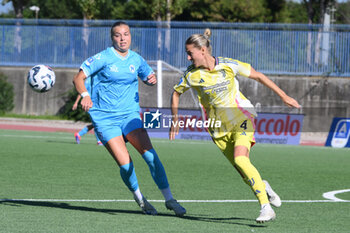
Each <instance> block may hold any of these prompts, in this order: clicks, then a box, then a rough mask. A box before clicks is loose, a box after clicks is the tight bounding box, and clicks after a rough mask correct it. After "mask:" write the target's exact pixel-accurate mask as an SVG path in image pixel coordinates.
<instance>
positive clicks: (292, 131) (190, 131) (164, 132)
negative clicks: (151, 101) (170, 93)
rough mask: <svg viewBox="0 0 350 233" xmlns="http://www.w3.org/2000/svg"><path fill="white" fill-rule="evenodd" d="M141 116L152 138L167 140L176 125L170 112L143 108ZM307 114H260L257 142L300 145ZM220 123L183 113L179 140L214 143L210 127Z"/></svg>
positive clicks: (187, 111) (190, 112) (184, 111)
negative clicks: (211, 141) (209, 131)
mask: <svg viewBox="0 0 350 233" xmlns="http://www.w3.org/2000/svg"><path fill="white" fill-rule="evenodd" d="M141 116H142V118H143V125H144V128H145V129H147V131H148V134H149V135H150V137H155V138H167V137H168V136H169V129H170V127H171V125H172V124H174V123H173V122H172V121H171V120H172V119H171V118H172V116H171V110H170V109H156V108H143V109H142V113H141ZM303 119H304V115H301V114H277V113H259V114H258V117H257V118H255V122H254V124H255V134H254V136H255V140H256V142H257V143H269V144H289V145H299V143H300V136H301V131H302V126H303ZM216 123H218V122H215V121H210V120H204V119H203V117H202V114H201V111H200V110H184V109H182V110H179V123H178V124H179V125H178V126H179V128H180V131H179V134H178V135H177V138H179V139H190V140H211V137H210V135H209V133H208V132H207V130H206V128H207V126H208V125H211V126H213V125H215V124H216Z"/></svg>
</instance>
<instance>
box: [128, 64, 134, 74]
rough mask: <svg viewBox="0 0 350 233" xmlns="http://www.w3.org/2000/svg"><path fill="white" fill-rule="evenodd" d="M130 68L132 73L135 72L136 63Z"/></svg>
mask: <svg viewBox="0 0 350 233" xmlns="http://www.w3.org/2000/svg"><path fill="white" fill-rule="evenodd" d="M129 69H130V72H131V73H135V66H134V65H130V66H129Z"/></svg>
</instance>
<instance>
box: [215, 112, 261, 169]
mask: <svg viewBox="0 0 350 233" xmlns="http://www.w3.org/2000/svg"><path fill="white" fill-rule="evenodd" d="M252 120H253V121H254V118H252V119H246V120H243V121H242V122H240V123H238V124H237V125H235V126H234V128H233V129H232V131H231V132H228V133H227V134H226V135H225V136H223V137H221V138H213V141H214V143H215V144H216V145H217V146H218V147H219V149H220V150H221V151H222V153H223V154H224V155H225V156H226V158H227V159H228V160H229V161H230V162H231V163H232V164H234V163H233V159H234V158H233V151H234V148H235V146H245V147H247V148H248V151H250V148H251V147H252V146H253V145H254V144H255V138H254V131H255V127H254V124H253V122H252Z"/></svg>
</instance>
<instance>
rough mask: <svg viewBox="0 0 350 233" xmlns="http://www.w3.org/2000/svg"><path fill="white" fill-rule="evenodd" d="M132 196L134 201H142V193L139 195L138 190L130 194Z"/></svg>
mask: <svg viewBox="0 0 350 233" xmlns="http://www.w3.org/2000/svg"><path fill="white" fill-rule="evenodd" d="M132 194H134V199H135V200H138V201H141V200H142V197H143V195H142V193H141V191H140V189H139V188H137V189H136V190H135V191H134V192H132Z"/></svg>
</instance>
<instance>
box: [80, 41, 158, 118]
mask: <svg viewBox="0 0 350 233" xmlns="http://www.w3.org/2000/svg"><path fill="white" fill-rule="evenodd" d="M80 68H81V69H82V70H83V72H84V74H85V75H86V76H87V77H90V76H91V100H92V103H93V106H92V108H91V109H90V111H103V112H113V113H118V115H127V114H129V113H131V112H135V111H137V112H138V111H139V110H140V106H139V95H138V79H137V77H140V79H141V80H143V81H145V80H147V76H149V75H150V74H152V73H154V72H153V70H152V68H151V67H150V66H149V65H148V64H147V62H146V61H145V60H144V59H143V58H142V57H141V56H140V55H139V54H137V53H136V52H133V51H131V50H129V51H128V55H127V56H126V57H122V56H120V55H119V54H118V53H117V52H116V51H115V49H114V48H113V47H109V48H107V49H106V50H104V51H102V52H100V53H98V54H96V55H95V56H93V57H90V58H89V59H87V60H86V61H85V62H84V63H83V64H82V65H81V67H80Z"/></svg>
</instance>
